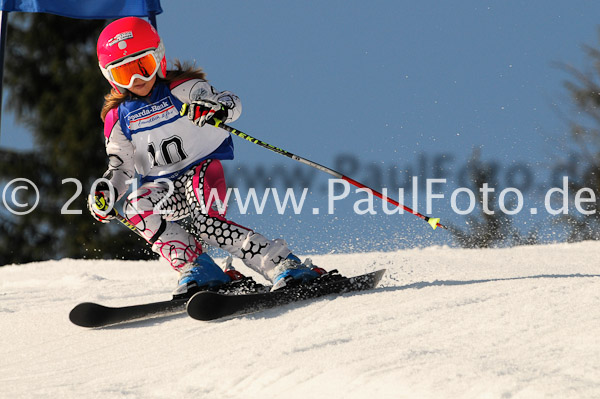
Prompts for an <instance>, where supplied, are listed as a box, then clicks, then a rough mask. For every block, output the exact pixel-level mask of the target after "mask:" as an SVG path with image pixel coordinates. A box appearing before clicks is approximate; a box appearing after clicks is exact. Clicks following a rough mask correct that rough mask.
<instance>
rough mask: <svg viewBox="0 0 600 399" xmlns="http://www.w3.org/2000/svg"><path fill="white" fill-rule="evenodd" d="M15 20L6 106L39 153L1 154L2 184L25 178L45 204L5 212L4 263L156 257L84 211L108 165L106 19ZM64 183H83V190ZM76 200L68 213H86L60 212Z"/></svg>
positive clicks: (0, 247)
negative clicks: (100, 43)
mask: <svg viewBox="0 0 600 399" xmlns="http://www.w3.org/2000/svg"><path fill="white" fill-rule="evenodd" d="M9 19H10V24H9V28H8V40H7V51H6V55H5V76H4V90H5V93H7V95H6V97H7V100H8V101H7V105H8V109H9V110H10V111H12V112H15V114H16V116H17V118H18V120H19V121H21V122H23V123H25V124H26V125H27V126H28V127H29V128H30V130H31V131H32V132H33V135H34V142H35V146H34V147H35V149H34V150H32V151H27V152H22V151H11V150H7V149H0V179H1V183H0V184H2V186H4V185H5V184H6V183H7V182H8V181H11V180H12V179H15V178H27V179H29V180H31V181H32V182H34V183H35V184H36V186H37V187H38V189H39V193H40V201H39V205H38V206H37V208H36V209H35V211H33V212H31V213H29V214H27V215H22V216H17V215H14V214H12V213H10V212H8V211H7V210H6V209H1V210H0V265H5V264H10V263H24V262H31V261H37V260H46V259H54V258H63V257H71V258H98V257H102V258H133V259H140V258H147V257H150V256H152V255H151V254H150V253H149V252H148V250H147V247H146V244H145V243H143V242H142V241H141V240H140V239H139V238H138V237H136V236H134V235H133V234H131V233H130V232H129V231H128V230H127V229H126V228H122V227H121V226H118V225H115V226H110V227H108V226H104V225H101V224H100V223H97V222H95V221H94V219H93V218H92V217H91V216H90V215H89V213H88V210H87V205H86V203H87V199H86V197H87V193H89V190H90V187H91V185H92V182H93V181H94V180H95V179H97V178H98V177H101V176H102V173H104V170H105V169H106V163H107V159H106V154H105V151H104V139H103V133H102V132H103V124H102V121H101V120H100V108H101V106H102V102H103V97H104V94H105V93H106V92H107V91H108V89H109V88H110V87H109V85H108V84H107V83H106V81H105V80H104V78H103V77H102V75H101V72H100V70H99V68H98V63H97V60H96V40H97V38H98V35H99V34H100V31H101V30H102V28H103V27H104V26H105V25H106V23H107V21H104V20H78V19H70V18H63V17H59V16H55V15H50V14H20V13H14V14H11V15H10V18H9ZM65 179H77V180H78V181H80V182H81V186H82V192H80V193H77V186H76V185H75V184H74V183H71V182H65V183H63V180H65ZM75 194H78V195H77V196H75ZM20 195H24V193H20ZM71 199H74V200H73V201H72V202H71V203H70V204H69V206H68V208H66V209H68V210H82V214H80V215H72V214H63V213H61V211H62V210H63V208H64V207H65V205H66V204H67V203H68V202H69V201H70V200H71ZM18 202H20V203H26V202H31V203H33V202H34V198H32V197H30V198H21V197H19V201H18ZM115 224H116V223H115Z"/></svg>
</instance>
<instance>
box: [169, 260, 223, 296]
mask: <svg viewBox="0 0 600 399" xmlns="http://www.w3.org/2000/svg"><path fill="white" fill-rule="evenodd" d="M231 280H232V277H231V275H230V274H229V273H225V272H224V271H223V270H222V269H221V268H220V267H219V266H217V264H216V263H215V261H214V260H212V258H211V257H210V256H209V255H208V254H205V253H203V254H201V255H200V256H198V257H197V258H196V259H195V260H194V261H193V262H192V263H189V264H187V265H186V266H185V267H184V269H183V272H182V273H181V277H180V278H179V282H178V286H177V288H176V289H175V291H173V299H179V298H190V297H191V296H192V295H194V294H195V293H196V292H198V291H201V290H204V289H208V288H212V287H217V286H220V285H223V284H226V283H229V282H230V281H231Z"/></svg>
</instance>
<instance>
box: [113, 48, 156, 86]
mask: <svg viewBox="0 0 600 399" xmlns="http://www.w3.org/2000/svg"><path fill="white" fill-rule="evenodd" d="M158 67H159V65H158V62H156V58H154V51H149V52H145V53H142V54H140V55H137V56H134V57H130V58H126V59H125V60H123V61H121V62H118V63H116V64H113V65H109V66H108V67H107V68H106V70H107V72H108V75H109V76H110V78H111V80H112V81H113V82H114V83H116V84H117V85H119V86H121V87H124V88H126V89H129V88H131V86H133V81H134V80H135V78H139V79H142V80H143V81H145V82H148V81H149V80H151V79H152V78H153V77H154V75H155V74H156V71H158Z"/></svg>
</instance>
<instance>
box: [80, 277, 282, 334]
mask: <svg viewBox="0 0 600 399" xmlns="http://www.w3.org/2000/svg"><path fill="white" fill-rule="evenodd" d="M270 288H271V287H269V286H264V285H262V284H258V283H256V282H255V281H254V280H253V279H252V278H249V277H246V278H244V279H241V280H236V281H232V282H231V283H227V284H225V285H222V286H219V287H215V288H213V291H214V292H220V293H227V294H230V295H231V294H236V293H237V294H240V293H244V294H247V293H250V292H267V291H268V290H269V289H270ZM211 292H212V291H211ZM188 299H189V297H185V298H174V299H170V300H167V301H160V302H150V303H143V304H138V305H131V306H120V307H111V306H104V305H100V304H97V303H93V302H84V303H80V304H78V305H77V306H75V307H74V308H73V309H72V310H71V312H70V313H69V320H71V322H72V323H73V324H76V325H78V326H81V327H90V328H93V327H105V326H110V325H114V324H122V323H127V322H132V321H139V320H145V319H149V318H153V317H159V316H169V315H173V314H177V313H183V312H185V305H186V303H187V301H188Z"/></svg>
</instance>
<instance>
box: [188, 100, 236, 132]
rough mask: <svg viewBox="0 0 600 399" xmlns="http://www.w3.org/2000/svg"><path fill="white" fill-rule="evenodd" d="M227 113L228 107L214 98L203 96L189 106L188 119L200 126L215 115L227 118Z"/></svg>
mask: <svg viewBox="0 0 600 399" xmlns="http://www.w3.org/2000/svg"><path fill="white" fill-rule="evenodd" d="M227 114H228V112H227V108H226V107H225V106H224V105H223V104H221V103H219V102H217V101H214V100H212V99H205V98H201V99H198V100H195V101H192V102H191V103H190V105H189V107H188V119H189V120H191V121H192V122H194V123H195V124H196V125H198V126H200V127H202V126H204V124H205V123H206V122H208V121H209V120H211V119H212V118H213V117H214V116H216V117H217V119H220V120H225V119H226V118H227Z"/></svg>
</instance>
